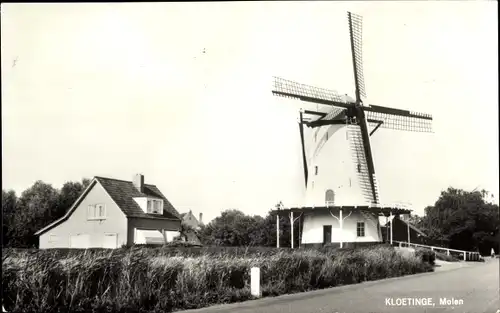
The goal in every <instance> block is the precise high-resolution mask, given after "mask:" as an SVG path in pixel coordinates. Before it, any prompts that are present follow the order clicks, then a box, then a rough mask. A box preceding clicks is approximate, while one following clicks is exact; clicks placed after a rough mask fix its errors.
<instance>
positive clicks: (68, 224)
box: [37, 181, 127, 248]
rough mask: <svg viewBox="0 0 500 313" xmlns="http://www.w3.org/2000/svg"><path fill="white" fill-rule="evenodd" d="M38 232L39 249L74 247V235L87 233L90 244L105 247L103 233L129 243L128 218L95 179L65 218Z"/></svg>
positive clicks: (119, 241)
mask: <svg viewBox="0 0 500 313" xmlns="http://www.w3.org/2000/svg"><path fill="white" fill-rule="evenodd" d="M37 234H38V235H40V248H50V247H71V237H72V236H73V237H74V236H85V237H86V239H87V240H88V244H89V246H90V247H102V246H103V235H104V234H112V235H113V236H114V237H115V238H116V241H117V243H116V244H117V246H120V245H122V244H126V243H127V218H126V216H125V214H124V213H123V212H122V210H120V208H119V207H118V205H117V204H116V203H115V202H114V200H113V199H112V198H111V197H110V196H109V194H108V193H107V192H106V190H105V189H104V188H103V187H102V186H101V184H100V183H99V182H98V181H95V182H92V183H91V185H89V187H88V188H87V189H86V190H85V192H84V193H83V194H82V196H81V197H80V198H79V199H78V200H77V201H76V202H75V203H74V205H73V206H72V207H71V209H70V210H69V211H68V212H67V213H66V214H65V216H63V218H61V219H59V220H57V221H56V222H54V223H52V224H50V225H49V226H47V227H45V228H44V229H42V230H40V231H39V232H38V233H37Z"/></svg>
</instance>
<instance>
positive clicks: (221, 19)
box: [1, 1, 499, 219]
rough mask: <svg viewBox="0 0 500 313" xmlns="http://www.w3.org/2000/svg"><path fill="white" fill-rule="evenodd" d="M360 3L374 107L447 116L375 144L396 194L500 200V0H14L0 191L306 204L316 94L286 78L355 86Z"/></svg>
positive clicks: (261, 206)
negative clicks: (486, 195)
mask: <svg viewBox="0 0 500 313" xmlns="http://www.w3.org/2000/svg"><path fill="white" fill-rule="evenodd" d="M348 10H349V11H352V12H354V13H357V14H360V15H363V17H364V23H363V24H364V33H363V38H364V48H363V49H364V51H363V58H364V71H365V84H366V92H367V99H366V101H365V103H371V104H377V105H383V106H389V107H395V108H400V109H410V110H412V111H419V112H425V113H429V114H432V115H433V117H434V124H433V125H434V126H433V128H434V133H433V134H422V133H410V132H400V131H391V130H387V129H381V130H379V131H377V133H376V134H375V135H374V136H373V137H372V148H373V150H374V161H375V167H376V172H377V177H378V180H379V185H380V191H381V194H382V198H383V200H384V201H385V202H389V201H406V202H411V203H412V204H413V206H414V209H415V211H416V213H419V214H421V213H422V212H423V208H424V207H425V206H426V205H430V204H433V203H434V202H435V200H436V199H437V198H438V196H439V194H440V192H441V190H444V189H446V188H447V187H449V186H453V187H456V188H465V189H469V190H472V189H474V188H476V187H478V188H484V189H487V190H489V191H491V192H493V193H494V194H495V196H496V195H497V193H498V189H499V186H498V180H499V179H498V76H497V69H498V63H497V60H498V41H497V37H498V35H497V3H496V2H495V1H481V2H473V1H460V2H453V1H443V2H430V1H413V2H402V1H398V2H396V1H394V2H392V1H391V2H375V1H373V2H362V1H353V2H334V1H332V2H319V1H314V2H312V1H311V2H207V3H154V4H146V3H140V4H139V3H121V4H3V5H2V19H1V23H2V25H1V26H2V33H1V35H2V188H4V189H14V190H15V191H16V192H17V193H18V194H19V193H20V192H22V191H23V190H24V189H26V188H28V187H29V186H31V185H32V184H33V183H34V182H35V181H36V180H43V181H45V182H48V183H51V184H52V185H53V186H54V187H56V188H60V187H61V186H62V184H63V183H64V182H65V181H78V180H81V179H82V178H83V177H93V176H107V177H112V178H117V179H124V180H131V178H132V176H133V174H135V173H137V172H141V173H143V174H144V175H145V180H146V183H151V184H156V185H157V186H158V187H159V188H160V189H161V190H162V192H163V193H164V194H165V195H166V196H167V197H168V198H169V199H170V200H171V202H172V203H173V204H174V206H175V207H176V208H177V209H178V210H179V211H181V212H184V211H187V210H189V209H192V210H193V212H194V213H195V214H197V213H199V212H204V214H205V216H206V218H207V219H211V218H213V217H215V216H217V215H218V214H219V213H220V211H221V210H222V209H227V208H239V209H241V210H242V211H244V212H245V213H249V214H261V215H264V214H266V212H267V211H268V210H269V209H270V208H271V207H272V206H273V205H274V204H275V203H276V202H277V201H279V200H282V201H283V202H284V204H285V205H293V204H294V203H298V202H299V201H300V200H301V197H303V194H304V190H303V189H304V183H303V170H302V163H301V154H300V142H299V132H298V127H297V116H298V110H299V109H300V108H301V107H304V103H302V102H298V101H292V100H285V99H281V98H277V97H273V96H272V93H271V79H272V76H281V77H284V78H287V79H292V80H297V81H300V82H302V83H305V84H312V85H315V86H318V87H325V88H331V89H335V90H338V91H339V92H340V93H342V94H344V93H348V94H350V95H353V92H354V87H353V74H352V63H351V60H350V46H349V37H348V27H347V14H346V11H348ZM203 51H204V52H205V53H203Z"/></svg>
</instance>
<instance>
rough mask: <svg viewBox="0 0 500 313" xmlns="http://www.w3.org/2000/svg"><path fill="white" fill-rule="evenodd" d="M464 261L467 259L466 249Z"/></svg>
mask: <svg viewBox="0 0 500 313" xmlns="http://www.w3.org/2000/svg"><path fill="white" fill-rule="evenodd" d="M464 261H467V251H464Z"/></svg>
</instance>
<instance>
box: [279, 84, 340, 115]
mask: <svg viewBox="0 0 500 313" xmlns="http://www.w3.org/2000/svg"><path fill="white" fill-rule="evenodd" d="M272 92H273V95H275V96H280V97H285V98H294V99H297V100H302V101H307V102H312V103H318V104H325V105H333V106H339V107H343V108H347V107H349V105H348V104H347V103H346V101H345V97H342V96H341V95H339V93H338V92H336V91H335V90H331V89H326V88H318V87H314V86H310V85H305V84H301V83H297V82H294V81H291V80H287V79H283V78H280V77H274V80H273V89H272Z"/></svg>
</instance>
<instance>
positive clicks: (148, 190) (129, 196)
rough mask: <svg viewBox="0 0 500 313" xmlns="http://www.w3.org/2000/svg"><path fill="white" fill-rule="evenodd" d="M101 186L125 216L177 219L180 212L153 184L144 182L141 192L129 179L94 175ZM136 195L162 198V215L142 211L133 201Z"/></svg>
mask: <svg viewBox="0 0 500 313" xmlns="http://www.w3.org/2000/svg"><path fill="white" fill-rule="evenodd" d="M95 178H96V179H97V181H99V183H100V184H101V186H102V187H103V188H104V189H105V190H106V192H107V193H108V194H109V195H110V197H111V198H113V200H114V201H115V202H116V204H117V205H118V207H119V208H120V209H121V210H122V212H123V213H124V214H125V215H126V216H127V217H142V218H154V219H158V218H160V219H161V218H175V219H179V218H180V214H179V212H177V210H176V209H175V208H174V206H173V205H172V204H171V203H170V201H168V199H167V198H166V197H165V196H164V195H163V194H162V193H161V191H160V190H159V189H158V188H157V187H156V186H155V185H149V184H144V192H143V193H141V192H139V190H137V188H135V186H134V183H132V182H131V181H125V180H118V179H113V178H106V177H99V176H97V177H95ZM137 197H154V198H159V199H162V200H163V208H164V210H163V216H161V217H159V216H157V215H151V214H147V213H144V211H143V210H142V209H141V207H140V206H139V205H138V204H137V202H135V200H134V198H137Z"/></svg>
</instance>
